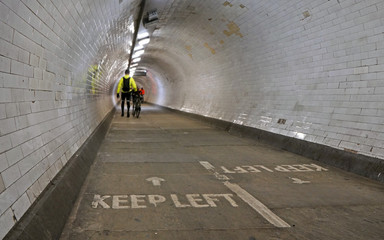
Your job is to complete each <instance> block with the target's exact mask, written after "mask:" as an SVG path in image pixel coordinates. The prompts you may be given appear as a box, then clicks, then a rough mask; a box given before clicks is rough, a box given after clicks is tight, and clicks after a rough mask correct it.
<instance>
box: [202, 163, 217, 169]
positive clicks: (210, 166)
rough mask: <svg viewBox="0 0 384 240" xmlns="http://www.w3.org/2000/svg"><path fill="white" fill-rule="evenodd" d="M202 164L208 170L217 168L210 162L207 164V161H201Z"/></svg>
mask: <svg viewBox="0 0 384 240" xmlns="http://www.w3.org/2000/svg"><path fill="white" fill-rule="evenodd" d="M200 164H201V165H202V166H203V167H204V168H205V169H207V170H214V169H215V167H214V166H213V165H212V164H210V163H209V162H206V161H200Z"/></svg>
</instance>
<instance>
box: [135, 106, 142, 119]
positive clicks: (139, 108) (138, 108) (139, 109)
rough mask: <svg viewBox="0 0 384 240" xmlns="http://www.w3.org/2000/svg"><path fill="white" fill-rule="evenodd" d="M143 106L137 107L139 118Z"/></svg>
mask: <svg viewBox="0 0 384 240" xmlns="http://www.w3.org/2000/svg"><path fill="white" fill-rule="evenodd" d="M140 111H141V107H137V112H136V117H137V118H139V116H140Z"/></svg>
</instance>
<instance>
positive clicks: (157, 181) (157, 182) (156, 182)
mask: <svg viewBox="0 0 384 240" xmlns="http://www.w3.org/2000/svg"><path fill="white" fill-rule="evenodd" d="M146 180H147V181H148V182H152V184H153V186H160V185H161V182H165V180H164V179H162V178H159V177H150V178H147V179H146Z"/></svg>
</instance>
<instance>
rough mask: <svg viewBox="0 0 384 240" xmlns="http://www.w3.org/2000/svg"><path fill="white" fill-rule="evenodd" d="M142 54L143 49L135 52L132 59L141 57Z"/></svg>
mask: <svg viewBox="0 0 384 240" xmlns="http://www.w3.org/2000/svg"><path fill="white" fill-rule="evenodd" d="M143 53H144V49H143V50H139V51H136V52H134V53H133V58H136V57H140V56H141V55H143Z"/></svg>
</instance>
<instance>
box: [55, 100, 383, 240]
mask: <svg viewBox="0 0 384 240" xmlns="http://www.w3.org/2000/svg"><path fill="white" fill-rule="evenodd" d="M120 113H121V112H120V111H117V112H116V114H115V116H114V118H113V121H112V124H111V126H110V129H109V131H108V133H107V135H106V138H105V139H104V141H103V143H102V145H101V148H100V149H99V152H98V154H97V158H96V160H95V163H94V164H93V166H92V168H91V170H90V173H89V175H88V176H87V180H86V182H85V184H84V186H83V188H82V191H81V193H80V195H79V198H78V200H77V203H76V204H75V207H74V209H73V211H72V214H71V216H70V218H69V219H68V222H67V224H66V227H65V229H64V231H63V234H62V236H61V239H62V240H69V239H70V240H84V239H92V240H101V239H103V240H106V239H107V240H109V239H111V240H112V239H113V240H115V239H116V240H117V239H119V240H120V239H167V240H169V239H183V240H184V239H220V240H226V239H228V240H229V239H231V240H233V239H244V240H256V239H263V240H264V239H311V240H313V239H362V240H363V239H364V240H366V239H371V240H373V239H380V240H381V239H384V231H383V229H384V185H383V184H381V183H379V182H375V181H373V180H370V179H366V178H363V177H360V176H358V175H354V174H352V173H348V172H345V171H342V170H340V169H337V168H333V167H330V166H327V165H324V164H322V163H320V162H316V161H313V160H310V159H308V158H304V157H302V156H299V155H295V154H292V153H289V152H287V151H283V150H280V149H277V148H272V147H270V146H267V145H264V144H261V143H259V142H257V141H255V140H252V139H247V138H239V137H236V136H232V135H230V134H229V133H227V132H225V131H222V130H218V129H216V128H214V127H212V126H210V125H207V124H206V123H203V122H200V121H197V120H193V119H190V118H188V117H186V116H184V115H181V114H177V113H173V112H171V111H169V110H165V109H162V108H159V107H155V106H150V105H145V104H144V106H143V110H142V113H141V115H140V118H138V119H137V118H132V117H131V118H126V117H121V116H120Z"/></svg>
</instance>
